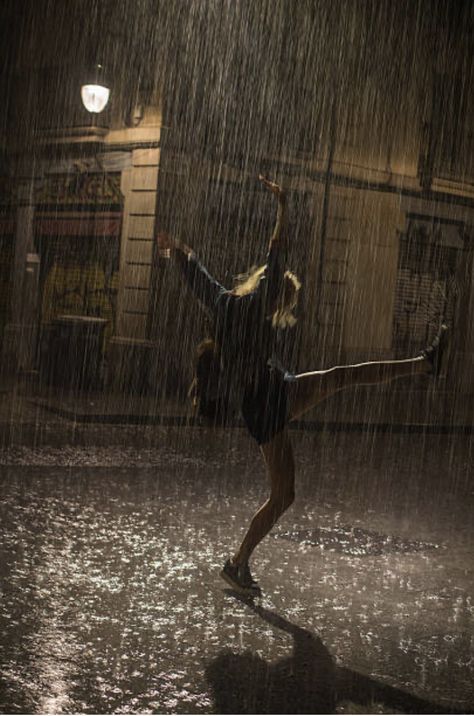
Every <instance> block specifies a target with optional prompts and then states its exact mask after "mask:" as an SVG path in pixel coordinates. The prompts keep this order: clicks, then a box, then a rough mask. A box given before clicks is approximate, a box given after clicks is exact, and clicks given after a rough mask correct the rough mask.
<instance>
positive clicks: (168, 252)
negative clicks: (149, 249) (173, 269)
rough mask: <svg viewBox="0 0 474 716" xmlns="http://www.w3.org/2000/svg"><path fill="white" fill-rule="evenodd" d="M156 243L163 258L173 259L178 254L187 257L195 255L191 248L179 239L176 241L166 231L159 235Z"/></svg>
mask: <svg viewBox="0 0 474 716" xmlns="http://www.w3.org/2000/svg"><path fill="white" fill-rule="evenodd" d="M156 243H157V246H158V252H159V254H160V255H161V256H162V257H163V258H173V256H175V255H176V253H180V254H183V255H185V256H190V255H191V254H192V253H193V250H192V248H191V247H190V246H187V245H186V244H183V242H182V241H179V240H178V239H174V238H173V237H172V236H170V235H169V234H167V233H166V232H165V231H163V232H161V233H159V234H158V235H157V237H156Z"/></svg>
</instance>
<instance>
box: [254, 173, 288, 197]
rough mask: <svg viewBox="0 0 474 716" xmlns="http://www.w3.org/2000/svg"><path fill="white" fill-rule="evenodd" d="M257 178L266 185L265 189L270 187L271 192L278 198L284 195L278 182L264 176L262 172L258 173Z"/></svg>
mask: <svg viewBox="0 0 474 716" xmlns="http://www.w3.org/2000/svg"><path fill="white" fill-rule="evenodd" d="M258 178H259V180H260V181H261V182H262V184H264V185H265V186H266V187H267V189H270V191H271V192H272V194H275V196H277V197H278V198H280V197H283V196H284V191H283V189H282V188H281V186H280V185H279V184H277V183H276V182H274V181H270V179H268V178H267V177H264V176H263V174H259V175H258Z"/></svg>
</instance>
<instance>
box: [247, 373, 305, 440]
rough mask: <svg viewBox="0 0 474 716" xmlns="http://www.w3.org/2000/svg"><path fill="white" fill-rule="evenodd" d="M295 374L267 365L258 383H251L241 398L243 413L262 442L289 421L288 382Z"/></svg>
mask: <svg viewBox="0 0 474 716" xmlns="http://www.w3.org/2000/svg"><path fill="white" fill-rule="evenodd" d="M292 377H293V376H292V375H291V374H290V373H284V372H282V371H281V370H279V369H278V368H270V367H265V370H264V371H262V373H261V375H260V376H259V379H258V380H257V381H256V382H255V384H253V385H251V386H248V387H247V388H246V390H245V393H244V399H243V401H242V417H243V419H244V421H245V424H246V426H247V428H248V430H249V432H250V434H251V436H252V437H253V438H255V440H256V441H257V443H258V444H259V445H263V444H264V443H268V442H270V440H271V439H272V438H273V437H274V436H275V435H276V434H277V433H279V432H280V431H281V430H283V428H284V427H285V425H286V424H287V423H288V419H289V416H288V399H287V392H288V382H289V381H291V379H292Z"/></svg>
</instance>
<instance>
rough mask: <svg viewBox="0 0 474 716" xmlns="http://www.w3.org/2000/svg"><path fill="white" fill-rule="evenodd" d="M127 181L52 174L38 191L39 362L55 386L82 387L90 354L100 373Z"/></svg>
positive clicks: (111, 320) (113, 316)
mask: <svg viewBox="0 0 474 716" xmlns="http://www.w3.org/2000/svg"><path fill="white" fill-rule="evenodd" d="M120 180H121V174H120V172H116V173H105V172H101V173H99V172H97V173H90V172H87V173H84V172H83V173H79V172H78V173H74V174H63V175H54V176H49V177H47V178H46V179H45V180H44V181H42V182H41V183H40V184H39V185H38V186H37V187H36V195H35V206H36V212H35V224H34V235H35V249H36V251H37V253H38V255H39V260H40V276H39V306H38V320H39V329H40V330H39V345H38V362H39V365H40V368H42V374H43V375H44V376H45V377H46V379H47V380H48V381H53V382H58V381H60V382H63V383H64V382H66V383H68V382H69V383H70V384H78V385H80V384H82V383H83V378H84V376H83V375H82V374H81V371H82V367H81V366H83V365H86V363H87V361H88V360H89V362H90V361H91V360H92V359H91V358H90V356H89V357H88V356H87V353H90V351H91V350H93V351H94V352H95V357H94V359H93V360H92V363H93V365H92V367H91V369H90V370H91V371H93V372H99V373H100V372H101V370H99V367H100V366H99V364H101V362H102V356H103V355H105V353H106V351H107V347H108V343H109V340H110V338H111V336H112V335H113V334H114V331H115V326H116V320H117V292H118V274H119V254H120V235H121V225H122V206H123V200H122V194H121V191H120ZM94 319H95V320H94ZM98 341H99V342H100V345H98ZM82 353H84V355H80V354H82ZM64 363H68V364H69V365H70V368H68V371H69V372H68V374H67V375H66V373H67V372H65V370H64ZM74 364H77V366H79V368H77V369H75V367H74ZM96 384H97V385H98V386H99V385H100V384H101V381H100V380H98V381H97V382H96Z"/></svg>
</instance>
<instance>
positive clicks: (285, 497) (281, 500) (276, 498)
mask: <svg viewBox="0 0 474 716" xmlns="http://www.w3.org/2000/svg"><path fill="white" fill-rule="evenodd" d="M294 501H295V490H294V488H293V487H291V488H288V489H287V490H285V491H284V492H281V493H277V494H275V495H271V497H270V504H271V505H272V507H273V509H274V510H275V511H276V512H278V513H279V514H280V515H281V514H283V512H285V511H286V510H287V509H288V508H289V507H291V505H292V504H293V502H294Z"/></svg>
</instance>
